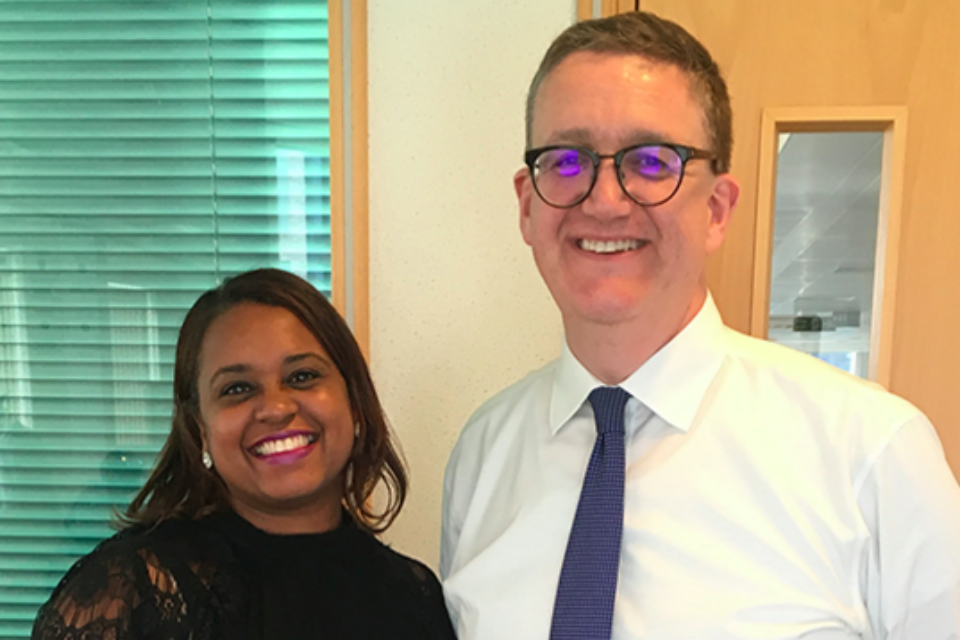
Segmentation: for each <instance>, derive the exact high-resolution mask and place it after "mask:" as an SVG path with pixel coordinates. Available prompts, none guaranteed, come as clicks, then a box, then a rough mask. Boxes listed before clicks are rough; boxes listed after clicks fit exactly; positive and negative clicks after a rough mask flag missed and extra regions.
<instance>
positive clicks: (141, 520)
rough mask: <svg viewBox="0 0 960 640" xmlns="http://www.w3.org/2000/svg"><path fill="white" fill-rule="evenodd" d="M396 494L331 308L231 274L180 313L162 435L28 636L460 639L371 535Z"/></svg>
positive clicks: (267, 275)
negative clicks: (106, 529)
mask: <svg viewBox="0 0 960 640" xmlns="http://www.w3.org/2000/svg"><path fill="white" fill-rule="evenodd" d="M380 482H383V484H384V486H385V488H386V491H385V494H386V497H385V499H379V500H373V499H372V494H373V491H374V488H375V487H376V486H377V485H378V484H379V483H380ZM405 494H406V472H405V471H404V467H403V464H402V462H401V460H400V457H399V455H398V454H397V451H396V450H395V449H394V447H393V445H392V444H391V441H390V433H389V430H388V428H387V424H386V420H385V418H384V415H383V411H382V409H381V407H380V402H379V400H378V399H377V394H376V391H375V390H374V388H373V383H372V381H371V379H370V374H369V372H368V370H367V366H366V363H365V362H364V359H363V355H362V354H361V352H360V349H359V347H358V346H357V343H356V341H355V340H354V339H353V336H352V335H351V333H350V330H349V329H348V328H347V326H346V324H345V323H344V322H343V320H342V319H341V318H340V316H339V315H338V314H337V312H336V311H335V310H334V309H333V307H332V306H331V305H330V304H329V303H328V302H327V300H326V299H325V298H324V297H323V296H322V295H321V294H320V293H319V292H317V290H316V289H314V288H313V287H312V286H311V285H310V284H308V283H307V282H305V281H304V280H302V279H300V278H298V277H296V276H294V275H291V274H289V273H286V272H283V271H278V270H275V269H264V270H259V271H252V272H249V273H245V274H243V275H240V276H237V277H235V278H233V279H230V280H228V281H226V282H225V283H224V284H223V285H221V286H220V287H217V288H216V289H213V290H211V291H208V292H207V293H205V294H203V295H202V296H201V297H200V299H199V300H197V302H196V304H194V306H193V308H192V309H191V310H190V312H189V313H188V314H187V317H186V319H185V320H184V322H183V326H182V327H181V329H180V336H179V339H178V341H177V354H176V364H175V370H174V415H173V429H172V430H171V432H170V435H169V437H168V438H167V442H166V444H165V445H164V447H163V450H162V451H161V453H160V457H159V459H158V462H157V466H156V468H155V469H154V470H153V473H152V475H151V476H150V478H149V480H148V481H147V483H146V485H145V486H144V487H143V489H141V490H140V493H139V494H138V495H137V496H136V497H135V498H134V500H133V502H131V503H130V506H129V508H128V509H127V511H126V513H125V514H124V516H123V520H124V528H123V530H122V531H121V532H120V533H118V534H117V535H115V536H113V537H112V538H110V539H108V540H106V541H104V542H103V543H101V544H100V546H99V547H98V548H97V549H96V550H95V551H94V552H93V553H91V554H90V555H88V556H86V557H85V558H82V559H81V560H80V561H79V562H77V563H76V564H75V565H74V566H73V568H71V569H70V571H69V572H68V573H67V575H66V576H65V577H64V579H63V580H62V581H61V583H60V585H59V586H58V587H57V588H56V590H55V591H54V593H53V595H52V596H51V598H50V600H49V601H48V602H47V603H46V604H45V605H44V606H43V608H42V609H41V610H40V613H39V615H38V616H37V621H36V623H35V625H34V630H33V638H34V639H37V640H50V639H66V638H87V637H90V638H111V639H116V640H140V639H146V638H158V639H159V638H163V639H165V640H166V639H180V638H182V639H184V640H186V639H187V638H192V639H194V640H202V639H214V638H224V639H229V640H241V639H244V638H249V639H263V640H295V639H297V638H310V639H314V638H336V639H340V638H363V639H364V640H366V639H379V638H384V639H386V638H398V639H400V638H410V639H416V640H431V639H434V638H436V639H449V638H453V637H454V634H453V631H452V628H451V626H450V621H449V619H448V617H447V614H446V611H445V609H444V605H443V597H442V593H441V590H440V586H439V584H438V583H437V580H436V578H435V577H434V575H433V574H432V573H431V572H430V570H429V569H427V568H426V567H425V566H423V565H422V564H420V563H419V562H417V561H415V560H412V559H410V558H406V557H404V556H402V555H400V554H398V553H396V552H395V551H392V550H391V549H389V548H387V547H386V546H384V545H383V544H381V543H380V542H379V541H378V540H377V539H376V538H375V537H374V535H373V534H376V533H380V532H382V531H383V530H385V529H386V528H387V527H388V526H389V525H390V524H391V523H392V521H393V520H394V518H396V516H397V513H398V512H399V510H400V507H401V506H402V504H403V501H404V497H405ZM379 497H380V496H378V498H379ZM379 503H385V505H384V506H383V507H382V508H377V507H376V506H375V505H377V504H379Z"/></svg>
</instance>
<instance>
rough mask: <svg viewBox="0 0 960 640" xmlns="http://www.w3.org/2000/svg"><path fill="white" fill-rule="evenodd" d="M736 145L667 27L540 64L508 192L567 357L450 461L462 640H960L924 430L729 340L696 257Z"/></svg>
mask: <svg viewBox="0 0 960 640" xmlns="http://www.w3.org/2000/svg"><path fill="white" fill-rule="evenodd" d="M730 131H731V116H730V107H729V100H728V97H727V92H726V87H725V84H724V82H723V80H722V78H721V76H720V73H719V71H718V69H717V66H716V64H715V63H714V62H713V60H712V59H711V58H710V55H709V53H708V52H707V51H706V50H705V49H704V48H703V47H702V46H701V45H700V44H699V43H698V42H697V41H696V40H695V39H694V38H692V37H691V36H690V35H689V34H687V33H686V32H685V31H684V30H683V29H681V28H680V27H678V26H677V25H675V24H673V23H671V22H668V21H664V20H661V19H658V18H656V17H655V16H652V15H649V14H645V13H632V14H626V15H621V16H617V17H614V18H607V19H604V20H598V21H590V22H584V23H580V24H577V25H574V26H572V27H571V28H569V29H568V30H567V31H566V32H564V33H563V34H562V35H560V36H559V38H558V39H557V40H556V41H555V42H554V43H553V45H552V46H551V48H550V50H549V51H548V52H547V54H546V56H545V58H544V60H543V62H542V64H541V67H540V70H539V71H538V72H537V75H536V76H535V78H534V80H533V83H532V86H531V88H530V93H529V97H528V110H527V147H528V149H529V150H528V152H527V154H526V165H527V166H526V167H525V168H524V169H522V170H520V171H519V172H518V173H517V174H516V177H515V179H514V182H515V187H516V191H517V195H518V198H519V203H520V228H521V231H522V233H523V238H524V240H525V241H526V242H527V244H529V245H530V247H531V248H532V250H533V255H534V258H535V260H536V263H537V267H538V268H539V271H540V273H541V275H542V276H543V279H544V281H545V282H546V284H547V286H548V288H549V289H550V292H551V294H552V295H553V298H554V299H555V301H556V303H557V305H558V307H559V308H560V311H561V315H562V317H563V324H564V330H565V336H566V344H565V346H564V349H563V352H562V354H561V356H560V358H559V359H558V360H557V361H555V362H553V363H551V364H549V365H547V366H546V367H545V368H543V369H541V370H539V371H537V372H534V373H532V374H530V375H529V376H527V377H526V378H525V379H523V380H521V381H520V382H518V383H516V384H514V385H513V386H511V387H510V388H508V389H506V390H505V391H503V392H501V393H500V394H498V395H497V396H495V397H494V398H493V399H491V400H489V401H488V402H487V403H486V404H484V405H483V406H482V407H481V408H480V409H479V410H478V411H477V412H476V413H475V414H474V416H473V417H472V418H471V419H470V421H469V423H468V424H467V426H466V427H465V429H464V431H463V434H462V436H461V438H460V441H459V442H458V444H457V446H456V448H455V450H454V452H453V454H452V456H451V459H450V462H449V465H448V468H447V474H446V479H445V488H444V489H445V490H444V514H443V542H442V544H443V546H442V558H441V573H442V575H443V577H444V578H445V585H444V587H445V591H446V597H447V603H448V606H449V607H450V610H451V613H452V615H453V617H454V619H455V621H456V625H457V627H458V631H459V637H460V638H461V640H477V639H482V640H539V639H546V638H548V637H549V638H551V639H556V638H577V639H578V640H589V639H594V638H604V639H609V638H615V639H617V640H626V639H628V638H629V639H633V638H651V639H653V638H655V639H657V640H672V639H680V638H684V639H696V640H723V639H728V638H729V639H732V638H755V639H769V640H772V639H774V638H777V639H785V638H804V639H805V640H828V639H840V638H869V639H874V640H879V639H886V640H893V639H899V640H947V639H948V638H958V637H960V489H958V487H957V484H956V481H955V479H954V478H953V476H952V474H951V472H950V470H949V469H948V467H947V465H946V462H945V460H944V456H943V452H942V449H941V446H940V443H939V441H938V439H937V436H936V433H935V431H934V430H933V428H932V426H931V425H930V423H929V422H928V420H927V419H926V418H925V417H924V416H923V415H922V414H921V413H920V412H919V411H918V410H917V409H915V408H914V407H913V406H911V405H910V404H909V403H907V402H906V401H904V400H902V399H899V398H897V397H895V396H893V395H891V394H888V393H887V392H885V391H883V390H882V389H880V388H878V387H877V386H875V385H872V384H870V383H866V382H863V381H860V380H858V379H856V378H853V377H851V376H848V375H847V374H845V373H842V372H840V371H839V370H835V369H833V368H831V367H829V366H828V365H826V364H822V363H820V362H819V361H816V360H815V359H813V358H810V357H808V356H805V355H802V354H799V353H795V352H793V351H790V350H788V349H785V348H783V347H779V346H777V345H773V344H770V343H767V342H764V341H760V340H756V339H753V338H749V337H746V336H743V335H740V334H738V333H736V332H734V331H732V330H730V329H728V328H726V327H724V326H723V324H722V321H721V319H720V316H719V314H718V312H717V308H716V306H715V305H714V302H713V301H712V299H711V297H710V295H709V293H708V291H707V288H706V284H705V276H704V270H705V268H704V263H705V259H706V256H707V255H708V254H710V253H711V252H713V251H715V250H716V249H717V248H718V247H719V246H720V244H721V242H722V241H723V238H724V234H725V231H726V228H727V224H728V222H729V220H730V216H731V213H732V211H733V209H734V206H735V205H736V202H737V197H738V193H739V187H738V184H737V182H736V180H735V179H734V178H732V177H731V176H730V175H728V174H727V170H728V166H729V162H730V148H731V132H730ZM611 479H613V480H611Z"/></svg>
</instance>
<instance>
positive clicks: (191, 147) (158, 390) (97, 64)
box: [0, 0, 330, 639]
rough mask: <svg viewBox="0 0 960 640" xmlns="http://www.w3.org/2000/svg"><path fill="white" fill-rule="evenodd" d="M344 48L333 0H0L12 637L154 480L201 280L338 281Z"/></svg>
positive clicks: (3, 375)
mask: <svg viewBox="0 0 960 640" xmlns="http://www.w3.org/2000/svg"><path fill="white" fill-rule="evenodd" d="M327 51H328V47H327V6H326V2H325V1H314V0H310V1H307V0H301V1H296V0H276V1H263V0H250V1H246V2H241V1H237V2H231V1H229V0H128V1H125V2H99V1H95V0H74V1H60V2H56V1H44V0H33V1H21V2H9V1H4V2H0V639H12V638H17V639H23V638H27V637H29V634H30V629H31V627H32V622H33V618H34V617H35V615H36V610H37V608H38V607H39V605H40V604H42V603H43V602H44V601H45V600H46V599H47V598H48V597H49V594H50V591H51V589H52V588H53V587H54V586H55V585H56V583H57V582H58V581H59V579H60V578H61V576H62V575H63V574H64V572H65V571H66V570H67V569H68V568H69V566H70V565H71V564H72V563H73V562H74V561H75V560H76V559H77V558H78V557H79V556H80V555H82V554H85V553H87V552H89V551H90V550H91V549H92V548H93V547H94V545H95V544H96V543H97V542H98V541H100V540H101V539H103V538H105V537H107V536H109V535H111V533H112V532H113V531H112V529H111V528H110V526H109V520H110V515H111V513H112V509H113V508H114V506H123V505H125V504H126V503H128V502H129V500H130V499H131V498H132V496H133V494H134V492H135V491H136V489H138V488H139V487H140V486H141V485H142V483H143V482H144V480H145V479H146V475H147V472H148V471H149V469H150V467H151V465H152V464H153V460H154V458H155V455H156V453H157V451H158V450H159V448H160V446H161V445H162V443H163V441H164V439H165V436H166V434H167V433H168V431H169V429H170V414H171V397H172V374H173V353H174V344H175V341H176V335H177V330H178V328H179V325H180V322H181V321H182V319H183V316H184V315H185V313H186V310H187V308H188V307H189V306H190V305H191V304H192V303H193V301H194V300H195V299H196V298H197V297H198V296H199V294H200V293H201V292H203V291H204V290H206V289H209V288H210V287H213V286H215V285H216V284H218V283H219V282H220V281H221V280H222V279H223V278H224V277H225V276H228V275H231V274H233V273H238V272H241V271H244V270H247V269H252V268H256V267H262V266H277V267H280V268H285V269H288V270H290V271H293V272H296V273H299V274H300V275H303V276H305V277H306V278H307V279H308V280H310V281H311V282H313V283H314V284H315V285H316V286H317V287H318V288H319V289H321V290H322V291H324V292H326V293H328V294H329V287H330V198H329V185H330V179H329V117H328V116H329V110H328V106H329V101H328V58H327Z"/></svg>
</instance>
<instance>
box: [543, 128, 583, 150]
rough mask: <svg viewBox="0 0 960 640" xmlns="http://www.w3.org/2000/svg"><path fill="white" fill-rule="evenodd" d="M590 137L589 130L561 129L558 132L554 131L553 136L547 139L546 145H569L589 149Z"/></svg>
mask: <svg viewBox="0 0 960 640" xmlns="http://www.w3.org/2000/svg"><path fill="white" fill-rule="evenodd" d="M592 137H593V136H592V135H591V133H590V130H589V129H585V128H576V129H562V130H560V131H554V132H553V134H551V136H550V137H549V138H547V144H548V145H556V144H570V145H574V146H577V147H589V146H590V139H591V138H592Z"/></svg>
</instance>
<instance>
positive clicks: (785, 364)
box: [726, 328, 920, 421]
mask: <svg viewBox="0 0 960 640" xmlns="http://www.w3.org/2000/svg"><path fill="white" fill-rule="evenodd" d="M726 337H727V345H728V351H727V357H728V359H729V361H730V363H731V365H733V366H736V367H738V368H740V369H741V370H742V371H743V372H744V373H745V374H746V375H748V376H751V377H753V378H754V379H756V380H759V381H762V384H764V385H765V386H767V385H769V386H772V387H775V388H777V389H780V390H782V391H783V392H784V393H785V394H787V395H788V396H789V397H791V398H794V399H796V400H797V401H798V402H800V401H803V400H804V399H806V400H809V401H810V402H813V403H816V404H819V405H832V404H842V405H844V406H846V407H859V408H861V409H863V410H868V411H871V412H872V411H880V412H882V413H884V414H885V415H886V416H887V417H888V418H891V419H893V420H894V421H898V420H900V421H904V420H907V419H910V418H912V417H915V416H916V415H917V414H919V413H920V411H919V409H917V408H916V407H915V406H914V405H913V404H911V403H910V402H909V401H907V400H905V399H903V398H901V397H900V396H897V395H895V394H893V393H891V392H889V391H888V390H887V389H885V388H884V387H883V386H882V385H880V384H878V383H876V382H873V381H870V380H866V379H864V378H861V377H858V376H855V375H853V374H851V373H848V372H846V371H844V370H842V369H840V368H838V367H835V366H833V365H831V364H828V363H827V362H824V361H823V360H820V359H819V358H817V357H815V356H812V355H809V354H807V353H803V352H801V351H798V350H796V349H792V348H790V347H787V346H784V345H781V344H777V343H775V342H771V341H769V340H763V339H760V338H755V337H753V336H748V335H744V334H742V333H740V332H738V331H735V330H733V329H729V328H727V329H726Z"/></svg>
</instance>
